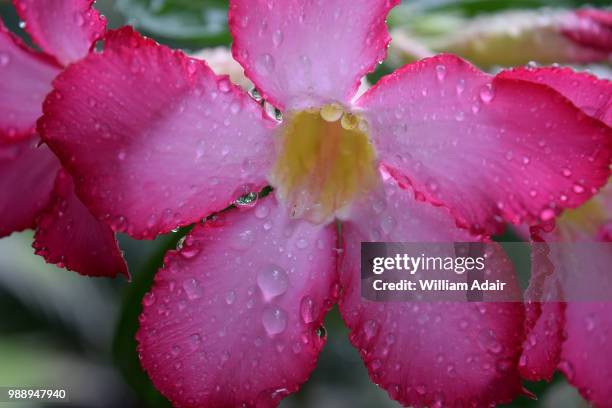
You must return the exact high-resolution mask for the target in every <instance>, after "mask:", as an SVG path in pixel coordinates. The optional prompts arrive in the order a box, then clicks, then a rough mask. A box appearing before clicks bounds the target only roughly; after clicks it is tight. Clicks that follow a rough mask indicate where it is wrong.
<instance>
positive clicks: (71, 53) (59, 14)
mask: <svg viewBox="0 0 612 408" xmlns="http://www.w3.org/2000/svg"><path fill="white" fill-rule="evenodd" d="M14 3H15V7H16V8H17V12H18V13H19V16H20V17H21V19H22V20H23V21H24V23H25V29H26V31H27V32H28V34H30V36H31V37H32V39H33V40H34V42H35V43H36V45H38V46H39V47H40V48H41V49H42V50H43V51H45V52H46V53H47V54H49V55H53V56H54V57H55V58H56V59H57V60H58V61H59V62H60V63H61V64H62V65H67V64H69V63H71V62H75V61H77V60H79V59H81V58H83V57H84V56H85V55H87V52H89V49H90V47H91V45H92V43H93V42H94V41H95V40H97V39H98V38H100V37H101V36H102V35H103V34H104V30H105V29H106V19H105V18H104V17H103V16H101V15H100V13H98V11H97V10H96V9H94V8H93V7H92V6H93V3H94V0H15V1H14Z"/></svg>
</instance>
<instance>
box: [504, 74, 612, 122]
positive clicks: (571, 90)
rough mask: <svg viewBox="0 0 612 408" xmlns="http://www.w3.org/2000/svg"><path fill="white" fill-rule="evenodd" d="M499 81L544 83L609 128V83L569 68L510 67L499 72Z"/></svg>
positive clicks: (611, 90)
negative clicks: (504, 79) (511, 80)
mask: <svg viewBox="0 0 612 408" xmlns="http://www.w3.org/2000/svg"><path fill="white" fill-rule="evenodd" d="M499 76H500V77H503V78H515V79H521V80H525V81H530V82H537V83H541V84H545V85H548V86H550V87H551V88H553V89H554V90H555V91H557V92H559V93H560V94H562V95H563V96H565V97H566V98H568V99H569V100H570V101H572V103H574V105H576V106H577V107H579V108H580V109H582V111H583V112H584V113H586V114H587V115H589V116H592V117H594V118H596V119H599V120H601V121H602V122H604V123H606V124H607V125H608V126H612V81H610V80H607V79H598V78H597V77H596V76H594V75H591V74H588V73H586V72H576V71H574V70H572V69H571V68H558V67H543V68H532V67H527V68H523V67H521V68H514V69H511V70H508V71H503V72H501V73H500V75H499Z"/></svg>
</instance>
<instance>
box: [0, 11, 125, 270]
mask: <svg viewBox="0 0 612 408" xmlns="http://www.w3.org/2000/svg"><path fill="white" fill-rule="evenodd" d="M92 3H93V1H92V0H70V1H63V0H62V1H60V0H58V1H41V0H15V1H14V4H15V7H16V9H17V12H18V13H19V16H20V17H21V19H22V20H23V21H24V23H25V28H26V30H27V32H28V33H29V34H30V36H31V38H32V40H33V41H34V42H35V43H36V45H38V46H39V47H40V48H41V49H42V50H43V52H36V51H34V50H32V49H30V48H28V47H27V46H26V45H25V44H24V43H23V42H22V41H21V40H20V39H19V38H17V37H16V36H15V35H14V34H12V33H10V32H9V31H8V30H7V29H6V27H5V26H4V25H3V23H2V21H0V76H1V77H2V81H0V94H1V95H2V97H1V99H0V189H1V190H2V192H3V194H2V197H1V198H0V237H4V236H7V235H9V234H11V233H12V232H15V231H21V230H24V229H27V228H34V227H35V228H36V234H35V238H34V243H33V246H34V248H35V250H36V253H37V254H39V255H41V256H43V257H44V258H45V260H46V261H47V262H50V263H54V264H57V265H58V266H62V267H66V268H67V269H71V270H75V271H77V272H79V273H81V274H84V275H90V276H115V275H117V274H120V273H121V274H125V275H127V274H128V272H127V267H126V265H125V262H124V260H123V258H122V255H121V252H120V251H119V248H118V247H117V242H116V240H115V234H114V233H113V231H112V230H111V229H110V228H109V227H108V226H107V225H106V224H103V223H100V222H98V221H97V220H96V219H95V218H94V217H93V216H92V215H91V213H90V212H89V211H88V210H87V208H86V207H85V206H84V205H83V204H82V203H81V202H80V200H79V199H78V198H77V196H76V195H75V194H74V185H73V182H72V178H71V177H70V175H69V174H68V173H66V172H65V171H63V170H62V169H61V164H60V162H59V160H58V159H57V157H55V155H54V154H53V153H52V152H51V151H50V150H49V149H48V148H47V146H45V145H41V142H40V139H39V137H38V135H37V134H36V132H35V127H36V120H37V119H38V117H39V116H40V115H41V114H42V102H43V100H44V98H45V96H46V94H47V93H48V92H49V91H50V90H51V82H52V80H53V78H54V77H55V76H56V75H57V74H58V73H59V72H60V71H61V70H62V68H63V67H64V66H66V65H68V64H70V63H72V62H75V61H77V60H79V59H80V58H82V57H84V56H85V55H87V53H88V52H89V50H90V48H91V46H92V44H93V42H94V41H95V40H96V39H97V38H99V37H100V36H101V35H102V34H103V33H104V31H105V27H106V20H105V19H104V18H103V17H102V16H100V15H99V13H98V12H97V11H96V10H94V9H93V8H92V7H91V4H92ZM24 197H27V199H25V200H24Z"/></svg>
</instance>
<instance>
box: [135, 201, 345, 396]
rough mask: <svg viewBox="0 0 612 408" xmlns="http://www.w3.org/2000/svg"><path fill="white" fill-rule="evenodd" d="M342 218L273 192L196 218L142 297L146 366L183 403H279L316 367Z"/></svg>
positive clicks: (141, 337)
mask: <svg viewBox="0 0 612 408" xmlns="http://www.w3.org/2000/svg"><path fill="white" fill-rule="evenodd" d="M336 240H337V238H336V229H335V226H333V225H330V226H327V227H318V226H314V225H312V224H310V223H308V222H304V221H294V220H290V219H289V218H288V217H287V215H286V213H285V211H284V209H283V208H282V207H281V206H279V205H278V204H277V203H276V201H275V198H274V197H272V196H268V197H266V198H263V199H261V200H260V202H259V203H258V204H257V205H256V206H255V207H254V208H251V209H248V210H244V211H237V210H232V211H229V212H227V213H226V214H224V215H221V216H220V217H219V218H217V219H215V220H212V221H209V222H207V223H206V224H204V225H197V226H196V227H195V228H194V230H193V231H192V232H191V233H190V234H189V235H188V236H187V238H186V239H185V241H184V243H183V244H182V249H180V250H179V251H177V252H172V253H170V254H169V255H168V256H167V257H166V259H165V262H164V264H165V265H166V266H165V268H163V269H162V270H160V271H159V272H158V274H157V275H156V278H155V283H154V286H153V289H152V291H151V292H150V293H149V294H147V295H146V296H145V298H144V300H143V306H144V311H143V314H142V315H141V319H140V321H141V325H140V330H139V333H138V337H137V338H138V341H139V344H140V346H139V351H140V355H141V358H142V365H143V367H144V368H145V370H146V371H147V372H148V373H149V375H150V377H151V378H152V380H153V382H154V384H155V386H156V387H157V389H159V390H160V391H161V392H162V393H163V394H164V395H165V396H166V397H168V398H169V399H170V400H171V401H172V402H173V403H174V404H175V405H176V406H190V407H193V406H202V407H204V406H206V407H209V406H242V404H245V405H246V406H276V404H278V402H279V401H280V399H282V398H283V397H285V396H286V395H288V394H290V393H292V392H295V391H296V390H297V389H298V388H299V385H300V384H302V383H303V382H304V381H306V379H307V378H308V376H309V374H310V372H311V371H312V370H313V368H314V366H315V363H316V360H317V356H318V354H319V352H320V351H321V348H322V346H323V343H324V341H325V338H324V337H321V335H322V332H320V331H319V330H318V329H319V327H320V325H321V323H322V320H323V316H324V314H325V312H326V311H327V310H328V309H329V308H330V307H331V305H332V304H333V303H334V302H335V299H334V297H335V290H334V288H335V287H336V285H335V284H336V264H335V251H334V248H335V246H336Z"/></svg>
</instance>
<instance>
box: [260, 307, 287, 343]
mask: <svg viewBox="0 0 612 408" xmlns="http://www.w3.org/2000/svg"><path fill="white" fill-rule="evenodd" d="M261 323H262V324H263V326H264V329H265V330H266V333H268V335H270V336H274V335H276V334H280V333H282V332H283V331H285V328H286V327H287V312H285V311H284V310H283V309H281V308H279V307H275V306H269V307H266V308H265V309H264V310H263V313H262V315H261Z"/></svg>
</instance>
